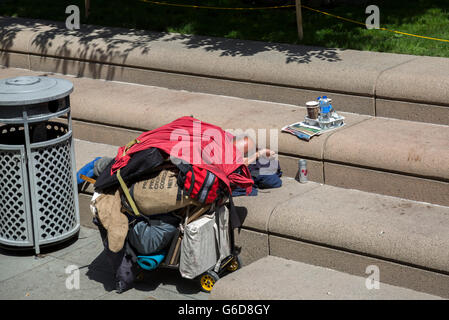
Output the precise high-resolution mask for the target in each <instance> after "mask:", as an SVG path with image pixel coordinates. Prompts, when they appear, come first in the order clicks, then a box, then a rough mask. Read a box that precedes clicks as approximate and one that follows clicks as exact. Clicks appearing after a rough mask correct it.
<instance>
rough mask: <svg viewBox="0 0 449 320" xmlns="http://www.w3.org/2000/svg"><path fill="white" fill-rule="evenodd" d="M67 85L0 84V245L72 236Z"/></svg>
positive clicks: (36, 80)
mask: <svg viewBox="0 0 449 320" xmlns="http://www.w3.org/2000/svg"><path fill="white" fill-rule="evenodd" d="M72 91H73V84H72V83H71V82H70V81H68V80H64V79H57V78H52V77H45V76H39V77H35V76H22V77H16V78H9V79H0V245H2V247H6V248H8V249H19V248H21V249H32V248H33V247H34V251H35V253H36V255H37V254H39V253H40V247H41V246H45V245H50V244H56V243H61V242H63V241H65V240H69V239H72V238H73V237H74V236H76V235H78V232H79V229H80V216H79V207H78V189H77V185H76V165H75V153H74V145H73V136H72V120H71V115H70V97H69V95H70V93H71V92H72Z"/></svg>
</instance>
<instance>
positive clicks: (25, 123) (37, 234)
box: [22, 111, 41, 256]
mask: <svg viewBox="0 0 449 320" xmlns="http://www.w3.org/2000/svg"><path fill="white" fill-rule="evenodd" d="M22 115H23V127H24V130H23V131H24V134H25V150H26V151H25V153H26V159H27V168H28V182H29V183H28V186H27V189H28V190H29V193H30V198H31V203H30V204H31V205H30V207H31V219H32V221H33V239H34V251H35V254H36V256H37V255H39V254H40V253H41V251H40V246H39V238H40V230H39V221H38V216H37V212H35V210H37V209H36V195H35V194H34V192H35V189H34V188H35V177H34V167H33V160H32V159H31V141H30V132H29V130H30V127H29V124H28V115H27V113H26V111H23V113H22ZM25 190H26V189H25Z"/></svg>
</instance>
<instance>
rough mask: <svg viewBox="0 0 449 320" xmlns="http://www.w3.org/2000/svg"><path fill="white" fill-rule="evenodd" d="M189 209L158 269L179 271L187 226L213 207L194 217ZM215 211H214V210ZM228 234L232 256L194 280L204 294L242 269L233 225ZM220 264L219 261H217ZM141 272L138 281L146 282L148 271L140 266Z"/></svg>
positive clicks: (197, 213)
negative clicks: (184, 231) (227, 276)
mask: <svg viewBox="0 0 449 320" xmlns="http://www.w3.org/2000/svg"><path fill="white" fill-rule="evenodd" d="M189 209H190V208H187V213H186V214H185V221H184V223H183V225H182V226H181V225H180V227H179V228H178V231H177V233H176V234H175V236H174V237H173V240H172V242H171V244H170V247H169V249H168V251H167V254H166V257H165V259H164V260H163V261H162V262H161V263H160V264H159V266H158V267H157V268H165V269H175V270H179V264H180V255H181V243H182V239H183V236H184V234H183V229H184V227H185V226H187V225H188V224H189V223H191V222H193V221H195V220H197V219H199V218H200V217H202V216H203V215H205V214H207V213H208V212H209V211H211V207H210V206H209V207H202V208H200V209H199V210H197V211H196V212H194V213H193V214H192V215H190V214H189ZM212 211H213V210H212ZM228 232H229V242H230V243H229V247H230V252H231V254H230V255H228V256H226V257H225V258H223V259H222V260H221V261H220V265H219V267H218V270H217V268H216V264H214V265H212V266H211V267H210V268H209V269H207V270H206V271H204V272H203V273H202V274H200V275H199V276H197V277H195V278H194V279H192V280H193V281H196V282H197V284H198V285H199V287H200V289H201V291H203V292H207V293H209V292H211V291H212V289H213V287H214V285H215V283H216V282H217V281H218V280H219V279H220V278H222V277H224V276H226V275H227V274H229V273H231V272H234V271H236V270H238V269H240V268H241V267H242V260H241V258H240V256H239V253H240V252H239V250H238V249H237V248H236V246H235V239H234V232H233V231H232V228H231V224H230V223H229V224H228ZM217 263H218V261H217ZM139 269H140V270H139V272H138V274H137V281H144V280H145V276H146V274H147V273H148V272H151V271H148V270H145V269H144V268H142V267H140V265H139Z"/></svg>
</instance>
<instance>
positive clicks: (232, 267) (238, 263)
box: [226, 256, 242, 272]
mask: <svg viewBox="0 0 449 320" xmlns="http://www.w3.org/2000/svg"><path fill="white" fill-rule="evenodd" d="M241 267H242V260H241V259H240V257H239V256H235V257H234V258H233V259H232V261H231V262H230V263H229V264H228V266H227V267H226V270H227V271H229V272H234V271H236V270H238V269H240V268H241Z"/></svg>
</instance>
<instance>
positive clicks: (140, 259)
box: [137, 252, 166, 271]
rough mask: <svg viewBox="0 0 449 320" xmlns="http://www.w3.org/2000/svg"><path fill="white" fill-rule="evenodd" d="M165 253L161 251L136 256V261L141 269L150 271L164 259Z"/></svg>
mask: <svg viewBox="0 0 449 320" xmlns="http://www.w3.org/2000/svg"><path fill="white" fill-rule="evenodd" d="M165 255H166V253H165V252H164V253H161V254H157V255H153V256H137V263H138V264H139V266H140V267H141V268H142V269H145V270H148V271H151V270H154V269H156V268H157V266H158V265H159V264H160V263H161V262H162V261H163V260H164V258H165Z"/></svg>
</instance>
